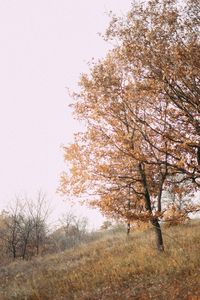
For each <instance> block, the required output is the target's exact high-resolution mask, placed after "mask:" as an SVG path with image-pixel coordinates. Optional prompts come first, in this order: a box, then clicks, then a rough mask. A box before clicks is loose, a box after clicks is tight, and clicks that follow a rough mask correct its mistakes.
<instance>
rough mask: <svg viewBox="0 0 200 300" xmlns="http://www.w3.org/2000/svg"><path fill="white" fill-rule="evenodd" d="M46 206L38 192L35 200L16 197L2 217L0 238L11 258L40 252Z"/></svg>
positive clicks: (45, 228) (44, 232)
mask: <svg viewBox="0 0 200 300" xmlns="http://www.w3.org/2000/svg"><path fill="white" fill-rule="evenodd" d="M48 212H49V210H48V207H47V205H46V201H45V196H44V195H43V194H42V193H41V192H40V193H38V197H37V199H36V201H33V200H31V199H28V198H25V199H23V198H17V199H16V202H15V203H14V204H13V205H12V207H11V208H10V209H9V211H8V212H7V214H6V216H4V217H3V225H4V230H3V231H2V232H1V235H0V238H1V240H2V241H3V244H4V249H5V252H7V253H8V255H9V256H12V257H13V259H16V258H19V257H20V258H22V259H28V258H30V257H32V256H34V255H38V254H39V253H40V248H41V246H42V245H43V244H44V243H45V239H46V236H47V224H46V220H47V217H48Z"/></svg>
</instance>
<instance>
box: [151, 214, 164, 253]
mask: <svg viewBox="0 0 200 300" xmlns="http://www.w3.org/2000/svg"><path fill="white" fill-rule="evenodd" d="M151 224H152V225H153V227H154V230H155V234H156V245H157V249H158V251H161V252H163V251H164V244H163V237H162V231H161V227H160V224H159V222H158V219H157V218H156V219H153V220H152V221H151Z"/></svg>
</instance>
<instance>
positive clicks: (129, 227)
mask: <svg viewBox="0 0 200 300" xmlns="http://www.w3.org/2000/svg"><path fill="white" fill-rule="evenodd" d="M130 230H131V223H130V222H128V223H127V236H129V233H130Z"/></svg>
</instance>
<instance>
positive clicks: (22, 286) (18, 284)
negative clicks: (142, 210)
mask: <svg viewBox="0 0 200 300" xmlns="http://www.w3.org/2000/svg"><path fill="white" fill-rule="evenodd" d="M163 233H164V241H165V248H166V250H165V252H164V253H158V252H157V251H156V250H155V245H154V233H153V231H152V230H146V231H145V232H143V233H139V232H136V233H132V234H131V236H130V237H129V239H127V238H126V235H125V234H116V235H114V236H106V237H104V238H102V239H101V240H99V241H95V242H92V243H90V244H88V245H86V244H85V245H82V246H79V247H78V248H76V249H74V250H70V251H66V252H62V253H59V254H56V255H50V256H46V257H43V258H38V259H34V260H32V261H30V262H15V263H12V264H10V265H9V266H7V267H2V268H1V269H0V299H1V300H11V299H17V300H21V299H27V300H47V299H49V300H50V299H51V300H53V299H55V300H56V299H57V300H61V299H66V300H67V299H69V300H73V299H74V300H75V299H78V300H82V299H85V300H86V299H87V300H89V299H90V300H100V299H105V300H107V299H108V300H111V299H112V300H113V299H116V300H117V299H118V300H123V299H125V300H126V299H159V300H161V299H165V300H168V299H170V300H171V299H191V300H192V299H198V298H197V297H196V296H195V295H198V296H199V297H200V223H199V222H196V223H191V224H188V225H182V226H177V227H173V228H172V227H171V228H164V229H163ZM199 299H200V298H199Z"/></svg>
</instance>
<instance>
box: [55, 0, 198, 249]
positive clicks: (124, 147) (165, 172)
mask: <svg viewBox="0 0 200 300" xmlns="http://www.w3.org/2000/svg"><path fill="white" fill-rule="evenodd" d="M199 11H200V7H199V1H198V0H189V1H184V3H182V4H180V3H179V1H177V0H153V1H148V2H144V3H141V2H139V3H138V2H135V3H133V5H132V9H131V10H130V11H129V12H128V14H127V16H126V17H119V18H118V17H116V16H113V17H112V20H111V22H110V25H109V27H108V29H107V31H106V34H105V36H104V38H105V39H106V40H109V41H112V43H113V49H112V50H111V51H109V53H108V54H107V56H106V57H105V58H104V59H102V60H100V61H98V62H96V63H92V64H91V69H90V73H89V74H83V75H82V76H81V80H80V91H79V92H78V93H74V104H73V109H74V113H75V116H76V117H77V118H78V119H80V120H83V121H84V122H85V124H86V129H85V131H84V132H82V133H78V134H76V136H75V141H74V143H73V144H71V145H69V146H68V147H64V154H65V160H66V161H67V162H68V164H69V166H70V170H69V171H67V172H64V173H63V174H62V177H61V185H60V190H61V191H62V192H63V193H64V194H68V195H71V196H79V197H80V196H81V195H88V197H87V200H86V201H87V203H89V204H90V205H93V206H96V207H99V208H100V209H101V211H102V212H103V213H104V214H105V215H109V216H114V217H118V218H122V219H127V220H138V219H139V220H150V221H151V223H152V224H153V225H154V226H155V228H156V231H157V238H158V239H157V242H158V248H160V250H162V249H163V242H162V236H161V230H160V226H159V222H158V221H159V218H162V215H163V213H164V211H165V208H166V207H163V205H162V199H163V192H164V191H167V190H169V189H171V190H173V193H174V194H177V195H179V196H181V195H184V194H185V192H187V193H191V192H193V191H195V190H196V189H198V187H199V185H200V105H199V101H200V98H199V96H200V77H199V68H200V51H199V50H200V44H199V37H200V35H199V26H200V15H199ZM183 206H184V207H182V210H184V212H185V213H187V212H191V211H195V210H197V209H199V207H198V206H194V205H191V203H189V202H187V201H185V202H184V205H183Z"/></svg>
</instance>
